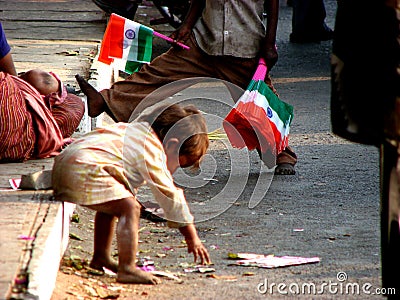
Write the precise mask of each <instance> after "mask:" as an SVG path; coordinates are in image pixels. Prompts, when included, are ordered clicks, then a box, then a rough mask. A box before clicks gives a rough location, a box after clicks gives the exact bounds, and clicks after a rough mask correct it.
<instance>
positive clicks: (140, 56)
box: [98, 14, 153, 74]
mask: <svg viewBox="0 0 400 300" xmlns="http://www.w3.org/2000/svg"><path fill="white" fill-rule="evenodd" d="M152 50H153V29H151V28H149V27H147V26H144V25H141V24H139V23H137V22H135V21H132V20H129V19H126V18H123V17H121V16H119V15H116V14H111V16H110V21H109V22H108V25H107V28H106V32H105V33H104V37H103V42H102V43H101V48H100V54H99V59H98V60H99V61H100V62H102V63H105V64H108V65H109V64H111V63H112V62H115V64H116V65H117V67H118V68H119V69H120V70H122V71H125V72H127V73H129V74H132V73H133V72H135V71H136V69H137V67H139V65H140V64H141V63H149V62H150V60H151V55H152Z"/></svg>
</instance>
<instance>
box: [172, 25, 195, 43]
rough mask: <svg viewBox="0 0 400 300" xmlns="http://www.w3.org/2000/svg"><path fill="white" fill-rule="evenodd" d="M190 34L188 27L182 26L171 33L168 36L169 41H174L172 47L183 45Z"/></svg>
mask: <svg viewBox="0 0 400 300" xmlns="http://www.w3.org/2000/svg"><path fill="white" fill-rule="evenodd" d="M191 32H192V29H191V28H189V27H188V26H185V25H182V26H181V27H179V28H178V29H177V30H175V31H174V32H172V33H171V35H170V36H169V37H170V38H171V39H173V40H174V41H175V43H172V45H173V46H174V45H176V43H178V42H181V43H182V44H185V43H186V41H187V40H188V39H189V38H190V34H191Z"/></svg>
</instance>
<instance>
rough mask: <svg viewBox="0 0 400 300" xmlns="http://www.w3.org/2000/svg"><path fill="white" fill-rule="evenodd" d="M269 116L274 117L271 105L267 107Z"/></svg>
mask: <svg viewBox="0 0 400 300" xmlns="http://www.w3.org/2000/svg"><path fill="white" fill-rule="evenodd" d="M267 116H268V118H272V109H271V107H269V106H268V108H267Z"/></svg>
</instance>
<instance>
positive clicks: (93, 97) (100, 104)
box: [75, 74, 107, 118]
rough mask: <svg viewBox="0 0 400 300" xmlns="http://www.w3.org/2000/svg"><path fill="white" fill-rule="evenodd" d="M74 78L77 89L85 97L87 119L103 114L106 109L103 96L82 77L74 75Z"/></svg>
mask: <svg viewBox="0 0 400 300" xmlns="http://www.w3.org/2000/svg"><path fill="white" fill-rule="evenodd" d="M75 78H76V81H77V82H78V84H79V87H80V88H81V91H82V93H84V94H85V95H86V97H87V105H88V114H89V117H92V118H95V117H97V116H98V115H100V114H101V113H103V112H104V111H105V110H106V108H107V105H106V103H105V101H104V98H103V96H102V95H101V94H100V93H99V92H98V91H97V90H96V89H95V88H94V87H92V86H91V85H90V84H89V83H88V82H87V81H86V80H85V79H84V78H83V77H82V76H80V75H78V74H77V75H75Z"/></svg>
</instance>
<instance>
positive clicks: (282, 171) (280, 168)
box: [275, 163, 296, 175]
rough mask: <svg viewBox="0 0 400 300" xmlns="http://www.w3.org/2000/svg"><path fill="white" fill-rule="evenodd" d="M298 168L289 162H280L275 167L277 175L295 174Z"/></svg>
mask: <svg viewBox="0 0 400 300" xmlns="http://www.w3.org/2000/svg"><path fill="white" fill-rule="evenodd" d="M294 174H296V170H295V169H294V166H293V165H292V164H289V163H282V164H278V165H277V166H276V168H275V175H294Z"/></svg>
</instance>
